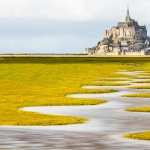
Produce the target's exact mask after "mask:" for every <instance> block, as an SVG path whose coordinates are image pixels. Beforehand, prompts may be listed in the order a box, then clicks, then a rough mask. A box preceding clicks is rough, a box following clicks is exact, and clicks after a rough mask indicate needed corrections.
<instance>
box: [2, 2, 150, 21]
mask: <svg viewBox="0 0 150 150" xmlns="http://www.w3.org/2000/svg"><path fill="white" fill-rule="evenodd" d="M127 4H129V5H130V7H131V8H132V11H133V12H134V14H136V15H135V16H136V17H137V18H141V19H142V20H143V21H145V20H149V18H148V17H147V14H148V13H150V10H149V7H150V1H149V0H0V17H34V18H47V19H55V20H83V21H85V20H92V19H98V20H104V19H105V20H107V19H118V18H121V17H123V16H124V14H125V8H126V5H127ZM145 10H146V11H145Z"/></svg>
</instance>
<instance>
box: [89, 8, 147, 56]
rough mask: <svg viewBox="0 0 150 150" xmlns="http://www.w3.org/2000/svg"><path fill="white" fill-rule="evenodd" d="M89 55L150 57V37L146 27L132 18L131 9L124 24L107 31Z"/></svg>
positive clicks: (90, 50)
mask: <svg viewBox="0 0 150 150" xmlns="http://www.w3.org/2000/svg"><path fill="white" fill-rule="evenodd" d="M87 50H88V54H89V55H95V56H98V55H104V56H111V55H112V56H113V55H120V56H121V55H137V56H142V55H150V37H148V35H147V29H146V26H140V25H139V24H138V22H137V21H135V20H134V19H132V18H131V17H130V13H129V9H127V16H126V18H125V21H124V22H119V23H118V25H117V26H115V27H112V28H111V29H110V30H106V31H105V33H104V37H103V39H102V40H101V41H100V42H98V44H97V46H95V47H93V48H88V49H87Z"/></svg>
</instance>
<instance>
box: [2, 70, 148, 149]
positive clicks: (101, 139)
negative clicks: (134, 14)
mask: <svg viewBox="0 0 150 150" xmlns="http://www.w3.org/2000/svg"><path fill="white" fill-rule="evenodd" d="M118 73H121V74H126V75H130V76H133V77H137V76H140V74H141V73H142V77H143V76H145V77H147V75H146V73H145V75H144V73H143V72H142V71H133V72H128V71H121V72H118ZM144 80H145V81H146V80H147V79H136V78H133V79H130V80H129V81H123V82H124V83H128V84H129V85H127V86H94V85H91V86H83V87H82V88H85V89H101V88H103V89H104V88H110V89H116V90H118V92H115V93H106V94H72V95H68V97H73V98H85V99H86V98H92V99H105V100H107V103H105V104H102V105H96V106H49V107H28V108H23V109H22V110H24V111H31V112H37V113H41V114H61V115H74V116H83V117H86V118H88V119H89V121H88V122H86V123H85V124H78V125H66V126H48V127H6V126H5V127H0V135H1V137H2V138H1V139H0V149H2V148H3V149H11V150H12V149H15V150H17V149H33V150H34V149H35V150H37V149H40V150H48V149H52V150H72V149H73V150H74V149H78V150H80V149H81V150H97V149H99V150H100V149H102V150H117V149H118V150H137V149H138V150H150V142H149V141H138V140H129V139H124V138H123V137H122V136H123V134H124V133H126V132H135V131H143V130H150V113H137V112H136V113H134V112H127V111H125V108H126V107H130V106H143V105H150V98H127V97H122V95H124V94H129V93H137V92H138V93H144V92H150V90H148V89H143V90H141V89H131V88H130V86H133V85H139V84H141V83H135V81H144Z"/></svg>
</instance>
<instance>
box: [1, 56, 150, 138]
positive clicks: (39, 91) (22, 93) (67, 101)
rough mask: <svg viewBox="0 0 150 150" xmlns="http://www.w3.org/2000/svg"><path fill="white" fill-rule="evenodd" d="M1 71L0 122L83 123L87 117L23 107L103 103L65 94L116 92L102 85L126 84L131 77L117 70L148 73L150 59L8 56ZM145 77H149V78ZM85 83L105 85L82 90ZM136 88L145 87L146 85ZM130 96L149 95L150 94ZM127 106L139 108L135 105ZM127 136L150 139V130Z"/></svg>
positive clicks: (2, 62)
mask: <svg viewBox="0 0 150 150" xmlns="http://www.w3.org/2000/svg"><path fill="white" fill-rule="evenodd" d="M0 70H1V71H0V108H1V109H0V125H20V126H21V125H31V126H32V125H43V126H47V125H64V124H75V123H83V122H85V121H86V120H87V118H83V117H82V116H61V115H54V114H52V115H42V114H38V113H31V112H25V111H22V110H20V108H23V107H29V106H62V105H98V104H103V103H105V102H106V101H105V100H104V99H102V100H99V99H74V98H69V97H66V95H68V94H74V93H111V92H116V91H115V90H113V89H104V88H103V86H105V85H113V86H115V85H117V86H118V85H120V86H122V85H126V83H122V81H126V80H128V79H129V78H130V77H129V76H127V75H121V74H117V72H119V71H120V70H131V71H132V70H145V71H147V72H148V71H149V70H150V62H149V58H118V57H116V58H84V57H83V58H82V57H76V58H75V57H72V58H71V57H70V58H69V57H68V58H67V57H64V58H58V57H57V58H53V57H49V58H48V57H47V58H38V57H36V58H32V57H9V58H1V59H0ZM110 78H112V79H110ZM121 78H122V79H121ZM137 78H138V77H137ZM139 78H140V77H139ZM146 79H148V78H147V77H146ZM84 85H100V86H102V88H101V89H98V90H89V89H82V88H81V87H82V86H84ZM133 88H141V89H142V88H143V87H133ZM144 88H145V87H144ZM146 88H149V86H146ZM129 96H131V97H150V94H149V93H147V94H143V95H142V94H135V95H134V94H132V95H129ZM128 109H129V111H130V110H132V111H136V110H135V108H128ZM136 109H137V108H136ZM138 109H139V111H140V110H141V109H142V110H143V111H144V110H145V111H147V112H150V106H145V107H140V106H139V108H138ZM131 113H132V112H131ZM126 137H130V138H138V139H150V138H149V137H150V134H149V131H148V132H144V133H135V134H127V135H126ZM145 137H146V138H145ZM147 137H148V138H147Z"/></svg>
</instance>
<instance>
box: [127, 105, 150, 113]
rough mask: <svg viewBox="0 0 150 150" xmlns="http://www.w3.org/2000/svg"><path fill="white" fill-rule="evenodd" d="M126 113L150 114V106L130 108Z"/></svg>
mask: <svg viewBox="0 0 150 150" xmlns="http://www.w3.org/2000/svg"><path fill="white" fill-rule="evenodd" d="M126 111H130V112H150V106H138V107H129V108H127V109H126Z"/></svg>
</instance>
